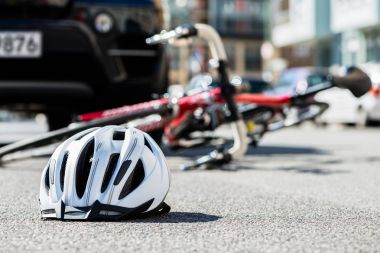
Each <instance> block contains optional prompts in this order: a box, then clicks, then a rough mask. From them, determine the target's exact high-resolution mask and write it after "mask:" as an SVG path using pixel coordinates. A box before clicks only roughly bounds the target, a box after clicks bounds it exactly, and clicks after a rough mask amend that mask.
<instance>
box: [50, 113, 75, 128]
mask: <svg viewBox="0 0 380 253" xmlns="http://www.w3.org/2000/svg"><path fill="white" fill-rule="evenodd" d="M46 116H47V122H48V126H49V131H53V130H57V129H60V128H63V127H67V126H68V125H69V124H70V123H71V122H72V114H71V113H69V112H49V113H46Z"/></svg>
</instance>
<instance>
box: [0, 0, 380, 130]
mask: <svg viewBox="0 0 380 253" xmlns="http://www.w3.org/2000/svg"><path fill="white" fill-rule="evenodd" d="M185 23H207V24H210V25H212V26H213V27H215V28H216V29H217V31H218V32H219V33H220V34H221V36H222V38H223V41H224V43H225V47H226V50H227V54H228V58H229V65H230V68H231V70H232V73H233V75H238V76H240V78H241V79H242V80H243V81H245V82H250V83H251V84H252V85H257V86H260V85H261V86H262V87H259V88H257V90H258V91H264V92H265V89H266V87H276V86H280V87H285V88H286V87H288V88H289V89H292V88H293V87H295V86H296V84H297V83H298V82H301V81H303V80H305V79H307V78H308V77H310V76H313V77H317V79H318V78H319V77H320V79H321V80H323V76H326V74H327V73H328V72H332V73H334V74H337V73H341V72H342V70H343V67H347V66H351V65H356V66H359V67H361V68H363V69H364V70H365V71H366V72H367V73H368V74H369V75H370V77H371V79H372V82H373V88H372V90H371V92H370V93H369V94H368V95H366V96H364V97H363V98H361V99H359V100H357V99H354V98H353V97H352V96H351V95H350V94H349V93H348V92H347V91H344V90H337V89H331V90H328V91H325V92H322V93H320V94H318V99H319V100H321V101H326V102H328V103H329V104H330V106H331V108H330V109H329V111H328V112H327V113H326V114H324V115H323V117H321V119H319V123H321V124H336V123H338V124H349V125H356V126H360V127H363V126H367V125H371V126H375V125H378V122H379V121H380V102H379V101H380V92H379V83H380V0H360V1H359V0H318V1H317V0H92V1H91V0H44V1H42V0H41V1H40V0H35V1H25V0H0V106H1V107H0V109H1V111H0V120H1V121H2V122H20V121H22V122H24V121H31V120H32V121H34V120H35V119H37V122H40V123H41V126H43V127H41V128H39V129H41V131H46V130H48V129H50V130H53V129H57V128H60V127H63V126H66V125H67V124H69V123H70V122H72V121H73V118H74V117H75V115H77V114H79V113H83V112H88V111H95V110H101V109H106V108H113V107H117V106H121V105H125V104H132V103H135V102H140V101H146V100H149V99H151V97H152V94H163V93H164V92H165V91H166V90H167V88H168V86H169V85H171V84H178V83H180V84H186V83H188V82H189V81H190V80H191V78H192V77H193V76H194V75H196V74H199V73H202V72H205V71H207V66H208V60H209V59H208V55H209V54H208V52H207V48H206V47H205V45H204V44H202V42H201V41H199V42H198V41H197V42H195V43H194V45H193V46H192V47H170V46H169V47H164V46H157V47H148V46H147V45H146V44H145V38H147V37H148V36H151V35H153V34H155V33H158V32H160V31H161V30H162V29H171V28H174V27H176V26H177V25H181V24H185ZM285 90H286V89H285ZM36 115H37V116H36ZM6 128H7V127H6ZM36 131H37V130H36Z"/></svg>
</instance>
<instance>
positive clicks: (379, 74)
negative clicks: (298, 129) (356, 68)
mask: <svg viewBox="0 0 380 253" xmlns="http://www.w3.org/2000/svg"><path fill="white" fill-rule="evenodd" d="M363 70H365V71H366V72H367V73H368V75H369V76H370V77H371V80H372V83H373V86H372V89H371V91H370V92H368V93H367V94H365V95H364V96H363V97H361V98H359V99H358V98H355V97H354V96H353V95H352V94H351V93H350V91H348V90H344V89H339V88H332V89H329V90H325V91H322V92H320V93H318V94H317V95H316V96H315V98H316V100H318V101H321V102H326V103H328V104H329V105H330V107H329V109H328V110H327V111H326V112H325V113H324V114H323V115H321V117H320V118H319V122H321V123H327V124H330V123H332V124H355V125H357V126H366V125H369V124H372V123H377V122H380V67H378V68H373V67H372V68H369V67H367V68H366V67H363Z"/></svg>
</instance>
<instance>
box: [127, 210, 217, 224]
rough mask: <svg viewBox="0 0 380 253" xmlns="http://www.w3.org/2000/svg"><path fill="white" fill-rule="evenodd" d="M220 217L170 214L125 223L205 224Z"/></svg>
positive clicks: (196, 214)
mask: <svg viewBox="0 0 380 253" xmlns="http://www.w3.org/2000/svg"><path fill="white" fill-rule="evenodd" d="M221 218H222V217H221V216H217V215H211V214H204V213H188V212H170V213H168V214H165V215H162V216H156V217H152V218H147V219H141V220H131V221H126V222H129V223H205V222H212V221H217V220H219V219H221Z"/></svg>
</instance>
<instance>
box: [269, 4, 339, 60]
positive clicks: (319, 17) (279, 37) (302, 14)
mask: <svg viewBox="0 0 380 253" xmlns="http://www.w3.org/2000/svg"><path fill="white" fill-rule="evenodd" d="M271 10H272V13H271V17H272V18H271V31H272V32H271V41H272V43H273V45H274V46H275V47H276V48H277V49H278V56H279V57H281V58H283V59H284V60H285V61H286V62H287V65H288V66H289V67H295V66H314V65H318V66H327V65H329V64H330V61H331V60H330V54H331V53H330V51H331V43H332V39H331V31H330V4H329V0H272V1H271Z"/></svg>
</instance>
